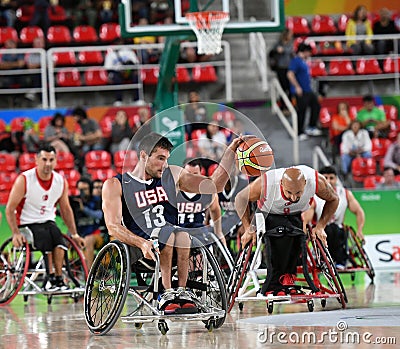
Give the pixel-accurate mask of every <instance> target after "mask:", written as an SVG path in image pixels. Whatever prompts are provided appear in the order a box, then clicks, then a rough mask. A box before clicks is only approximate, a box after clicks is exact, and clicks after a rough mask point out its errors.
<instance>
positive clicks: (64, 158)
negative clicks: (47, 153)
mask: <svg viewBox="0 0 400 349" xmlns="http://www.w3.org/2000/svg"><path fill="white" fill-rule="evenodd" d="M56 158H57V165H56V169H57V170H71V169H73V168H74V167H75V157H74V155H73V154H72V153H65V152H61V151H59V152H57V155H56Z"/></svg>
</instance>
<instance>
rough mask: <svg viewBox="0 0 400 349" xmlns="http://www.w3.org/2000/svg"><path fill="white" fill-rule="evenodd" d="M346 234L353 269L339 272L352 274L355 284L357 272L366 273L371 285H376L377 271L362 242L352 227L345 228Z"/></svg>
mask: <svg viewBox="0 0 400 349" xmlns="http://www.w3.org/2000/svg"><path fill="white" fill-rule="evenodd" d="M344 229H345V232H346V233H347V244H348V255H349V261H350V262H351V264H352V267H350V268H346V269H343V270H339V273H341V274H342V273H343V274H350V275H351V281H353V282H354V280H355V278H356V275H355V274H356V273H357V272H366V273H367V275H368V276H369V278H370V279H371V283H374V277H375V270H374V267H373V266H372V263H371V261H370V259H369V257H368V255H367V252H366V251H365V249H364V247H363V244H362V242H361V241H360V239H359V238H358V237H357V234H356V232H355V231H354V229H353V228H352V227H351V226H347V225H345V226H344Z"/></svg>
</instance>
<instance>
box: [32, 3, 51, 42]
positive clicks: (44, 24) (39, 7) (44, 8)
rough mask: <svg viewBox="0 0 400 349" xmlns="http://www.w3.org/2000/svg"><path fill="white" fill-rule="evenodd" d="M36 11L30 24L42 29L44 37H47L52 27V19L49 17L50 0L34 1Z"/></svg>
mask: <svg viewBox="0 0 400 349" xmlns="http://www.w3.org/2000/svg"><path fill="white" fill-rule="evenodd" d="M33 6H34V11H33V16H32V19H31V21H30V22H29V25H30V26H39V27H40V28H42V30H43V32H44V35H46V33H47V30H48V29H49V27H50V17H49V12H48V10H49V7H50V2H49V0H34V2H33Z"/></svg>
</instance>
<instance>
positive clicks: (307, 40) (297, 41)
mask: <svg viewBox="0 0 400 349" xmlns="http://www.w3.org/2000/svg"><path fill="white" fill-rule="evenodd" d="M301 43H305V44H307V45H310V46H311V53H312V54H313V55H316V54H317V53H318V49H317V44H316V43H315V41H314V40H311V39H310V38H307V37H298V38H296V39H294V41H293V50H294V51H295V52H296V51H297V48H298V47H299V45H300V44H301Z"/></svg>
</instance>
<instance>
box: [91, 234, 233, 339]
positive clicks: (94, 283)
mask: <svg viewBox="0 0 400 349" xmlns="http://www.w3.org/2000/svg"><path fill="white" fill-rule="evenodd" d="M144 262H146V260H143V259H140V260H138V261H137V262H135V263H134V264H133V266H132V269H131V257H130V253H129V249H128V246H127V245H126V244H124V243H122V242H120V241H118V240H113V241H111V242H109V243H108V244H107V245H106V246H104V247H103V248H102V249H101V250H100V252H99V253H98V254H97V256H96V258H95V260H94V263H93V266H92V268H91V270H90V272H89V276H88V281H87V284H86V289H85V296H84V308H85V311H84V313H85V320H86V324H87V325H88V327H89V330H90V331H91V332H92V333H93V334H95V335H104V334H106V333H107V332H109V331H110V330H111V329H112V327H113V326H114V325H115V323H116V321H117V320H118V317H119V316H120V315H121V312H122V310H123V308H124V305H125V301H126V298H127V295H128V294H129V295H131V296H132V297H131V298H130V301H131V302H130V304H128V305H127V307H126V308H127V309H126V312H127V314H126V315H124V316H122V317H121V320H122V322H125V323H133V324H134V326H135V328H137V329H140V328H141V327H142V325H143V323H150V322H154V321H157V322H158V329H159V331H160V332H161V333H162V334H163V335H165V334H166V333H167V332H168V330H169V328H168V325H167V322H166V320H171V321H195V320H197V321H202V322H203V323H204V324H205V327H206V328H207V330H208V331H212V330H213V329H214V328H219V327H221V326H222V325H223V323H224V321H225V317H226V310H227V300H226V289H225V282H224V280H223V276H222V274H221V270H220V268H219V266H218V264H217V262H216V260H215V258H214V257H213V255H212V254H211V252H210V251H209V250H208V249H207V248H206V247H204V246H203V245H202V244H201V243H200V242H199V241H198V240H197V239H193V238H192V248H191V255H190V260H189V275H188V281H187V285H186V286H187V287H189V288H191V289H192V290H193V292H194V293H195V294H196V296H197V299H195V300H194V302H195V305H196V307H197V309H198V312H197V313H194V314H193V313H192V314H185V313H175V314H168V315H167V314H165V313H164V311H162V310H159V309H157V297H158V290H159V287H160V285H161V284H160V277H161V275H160V271H159V263H160V262H159V258H158V255H157V258H156V263H155V266H154V269H153V268H152V266H150V265H144V264H143V263H144ZM132 271H133V272H134V273H135V278H132ZM176 271H177V268H176V267H174V268H173V270H172V282H173V284H172V286H173V287H177V281H178V280H177V275H176ZM128 308H132V309H129V310H128Z"/></svg>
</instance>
